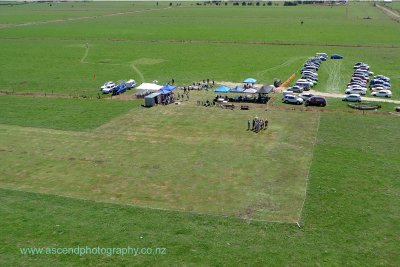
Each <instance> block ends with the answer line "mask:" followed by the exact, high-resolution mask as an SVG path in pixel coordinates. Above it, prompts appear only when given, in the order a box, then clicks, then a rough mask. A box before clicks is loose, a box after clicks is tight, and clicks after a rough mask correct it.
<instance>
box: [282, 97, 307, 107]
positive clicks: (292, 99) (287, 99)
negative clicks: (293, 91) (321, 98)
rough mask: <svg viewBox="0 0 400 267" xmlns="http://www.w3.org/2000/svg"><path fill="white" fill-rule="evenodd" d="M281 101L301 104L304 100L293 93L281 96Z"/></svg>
mask: <svg viewBox="0 0 400 267" xmlns="http://www.w3.org/2000/svg"><path fill="white" fill-rule="evenodd" d="M283 102H284V103H286V104H289V103H290V104H297V105H301V104H303V102H304V100H303V98H301V97H298V96H295V95H285V96H284V97H283Z"/></svg>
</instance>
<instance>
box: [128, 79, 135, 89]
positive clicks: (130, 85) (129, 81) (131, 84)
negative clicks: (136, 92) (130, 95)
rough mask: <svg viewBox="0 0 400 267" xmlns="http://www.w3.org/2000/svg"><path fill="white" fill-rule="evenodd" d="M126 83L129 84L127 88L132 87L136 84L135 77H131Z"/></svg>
mask: <svg viewBox="0 0 400 267" xmlns="http://www.w3.org/2000/svg"><path fill="white" fill-rule="evenodd" d="M125 84H126V86H127V89H132V88H134V87H135V86H136V81H135V80H133V79H130V80H128V81H127V82H126V83H125Z"/></svg>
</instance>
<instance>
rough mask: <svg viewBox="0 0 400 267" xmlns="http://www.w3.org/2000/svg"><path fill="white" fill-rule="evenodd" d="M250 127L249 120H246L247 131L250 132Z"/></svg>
mask: <svg viewBox="0 0 400 267" xmlns="http://www.w3.org/2000/svg"><path fill="white" fill-rule="evenodd" d="M250 125H251V123H250V119H248V120H247V131H250Z"/></svg>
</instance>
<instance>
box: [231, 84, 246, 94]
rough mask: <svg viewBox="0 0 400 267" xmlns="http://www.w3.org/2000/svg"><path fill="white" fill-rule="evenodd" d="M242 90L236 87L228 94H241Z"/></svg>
mask: <svg viewBox="0 0 400 267" xmlns="http://www.w3.org/2000/svg"><path fill="white" fill-rule="evenodd" d="M243 91H244V88H242V87H239V86H236V87H235V88H233V89H231V90H230V91H229V92H231V93H243Z"/></svg>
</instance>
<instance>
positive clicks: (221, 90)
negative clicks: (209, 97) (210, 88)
mask: <svg viewBox="0 0 400 267" xmlns="http://www.w3.org/2000/svg"><path fill="white" fill-rule="evenodd" d="M230 90H231V88H229V87H227V86H225V85H221V86H220V87H218V88H217V89H215V90H214V92H216V93H229V91H230Z"/></svg>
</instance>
